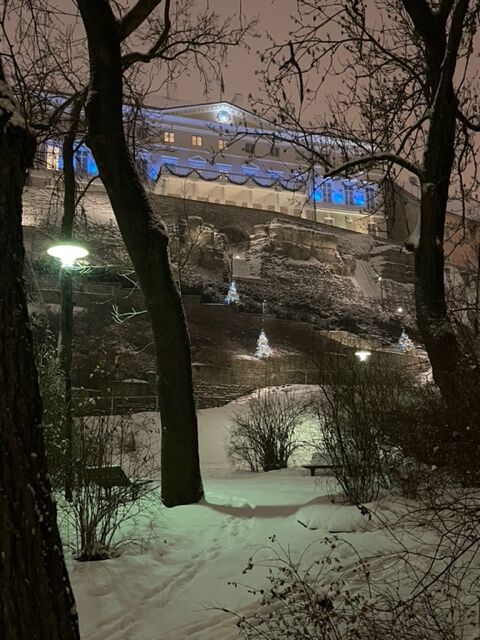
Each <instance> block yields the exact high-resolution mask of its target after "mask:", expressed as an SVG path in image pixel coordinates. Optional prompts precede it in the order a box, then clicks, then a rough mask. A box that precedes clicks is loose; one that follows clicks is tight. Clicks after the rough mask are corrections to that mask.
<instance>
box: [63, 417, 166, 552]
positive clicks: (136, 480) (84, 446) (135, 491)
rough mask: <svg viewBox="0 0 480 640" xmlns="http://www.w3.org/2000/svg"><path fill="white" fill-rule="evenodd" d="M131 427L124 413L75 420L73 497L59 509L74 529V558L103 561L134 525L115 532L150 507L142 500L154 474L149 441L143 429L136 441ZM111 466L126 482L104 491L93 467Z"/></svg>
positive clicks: (129, 535)
mask: <svg viewBox="0 0 480 640" xmlns="http://www.w3.org/2000/svg"><path fill="white" fill-rule="evenodd" d="M135 431H136V430H135V429H134V425H133V424H132V423H131V421H130V420H129V418H128V416H91V417H87V418H82V419H80V420H78V421H76V423H75V429H74V456H75V482H74V487H73V499H72V502H71V503H66V504H64V505H63V509H64V510H65V515H66V516H67V520H68V521H69V522H70V524H71V526H72V527H73V531H74V541H73V542H72V543H71V546H72V547H73V550H74V553H75V557H76V559H77V560H82V561H85V560H103V559H105V558H109V557H111V556H112V555H114V554H115V553H117V552H118V549H119V546H121V545H124V544H125V543H126V542H127V541H128V540H132V539H133V538H134V537H135V532H134V528H133V530H131V531H130V532H127V533H125V531H124V532H123V536H122V539H119V537H118V533H119V530H120V529H121V528H123V529H124V530H125V526H126V524H127V523H128V522H131V524H132V525H133V524H134V522H133V521H134V519H135V517H136V516H138V514H139V513H141V512H142V511H144V510H145V509H147V508H148V506H149V501H148V500H146V499H145V498H147V496H148V495H149V494H151V493H152V491H154V490H155V486H154V485H152V484H151V483H150V482H146V480H151V478H152V475H153V474H155V472H156V466H155V457H154V455H153V452H152V446H151V445H152V439H151V436H150V434H149V433H146V434H145V435H144V438H143V440H142V441H141V442H139V437H138V436H137V437H135ZM156 435H157V434H155V437H156ZM133 443H134V446H133ZM112 466H119V467H121V469H122V470H123V471H124V472H125V475H126V476H127V478H128V479H129V480H130V484H129V485H128V486H121V487H116V486H115V487H111V488H109V489H106V488H104V487H102V486H100V485H99V484H97V483H96V482H95V475H94V470H96V469H99V468H102V467H112ZM159 499H160V498H159Z"/></svg>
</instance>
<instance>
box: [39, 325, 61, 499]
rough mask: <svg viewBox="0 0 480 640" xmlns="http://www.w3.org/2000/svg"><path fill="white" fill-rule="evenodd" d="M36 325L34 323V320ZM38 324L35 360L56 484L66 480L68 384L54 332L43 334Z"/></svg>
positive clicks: (50, 465) (51, 473)
mask: <svg viewBox="0 0 480 640" xmlns="http://www.w3.org/2000/svg"><path fill="white" fill-rule="evenodd" d="M34 327H35V324H34ZM39 332H40V329H39V326H38V324H37V326H36V330H34V335H35V338H36V340H35V362H36V365H37V371H38V384H39V386H40V395H41V397H42V408H43V413H42V425H43V439H44V442H45V451H46V456H47V465H48V473H49V476H50V480H51V482H52V485H53V487H54V488H58V487H60V486H62V484H63V483H64V482H65V452H66V442H65V426H64V425H65V422H64V418H65V395H64V392H65V386H64V376H63V372H62V370H61V369H60V366H59V364H58V360H57V349H56V345H55V341H54V337H53V335H52V333H51V332H50V331H48V330H44V331H43V332H42V335H41V336H40V334H39Z"/></svg>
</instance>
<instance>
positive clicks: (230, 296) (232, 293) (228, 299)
mask: <svg viewBox="0 0 480 640" xmlns="http://www.w3.org/2000/svg"><path fill="white" fill-rule="evenodd" d="M239 301H240V296H239V295H238V292H237V285H236V284H235V280H232V281H231V282H230V287H229V289H228V293H227V295H226V296H225V299H224V303H225V304H232V303H233V304H238V302H239Z"/></svg>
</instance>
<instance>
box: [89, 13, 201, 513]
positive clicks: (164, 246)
mask: <svg viewBox="0 0 480 640" xmlns="http://www.w3.org/2000/svg"><path fill="white" fill-rule="evenodd" d="M78 4H79V8H80V11H81V14H82V18H83V21H84V24H85V29H86V32H87V38H88V47H89V54H90V74H91V79H90V91H89V95H88V99H87V104H86V115H87V122H88V136H87V143H88V144H89V146H90V148H91V149H92V152H93V154H94V157H95V161H96V163H97V166H98V169H99V172H100V177H101V179H102V182H103V184H104V185H105V188H106V190H107V193H108V196H109V198H110V202H111V204H112V208H113V211H114V214H115V217H116V219H117V222H118V225H119V228H120V231H121V233H122V236H123V239H124V241H125V246H126V248H127V251H128V253H129V255H130V258H131V260H132V263H133V266H134V268H135V271H136V273H137V276H138V279H139V282H140V286H141V288H142V291H143V294H144V297H145V304H146V306H147V309H148V311H149V314H150V318H151V323H152V329H153V337H154V341H155V350H156V358H157V377H158V399H159V407H160V416H161V420H162V453H161V479H162V498H163V501H164V503H165V504H166V505H167V506H175V505H179V504H188V503H193V502H198V500H200V499H201V498H202V496H203V487H202V481H201V476H200V465H199V459H198V435H197V418H196V411H195V402H194V396H193V382H192V372H191V357H190V341H189V337H188V331H187V326H186V321H185V314H184V310H183V304H182V300H181V297H180V294H179V292H178V291H177V289H176V287H175V284H174V280H173V278H172V273H171V269H170V261H169V256H168V237H167V234H166V231H165V228H164V227H163V225H161V224H160V223H159V221H158V220H154V218H153V214H152V209H151V206H150V203H149V201H148V198H147V195H146V193H145V190H144V188H143V186H142V184H141V182H140V180H139V178H138V175H137V173H136V170H135V167H134V164H133V162H132V159H131V156H130V154H129V151H128V147H127V143H126V139H125V135H124V130H123V119H122V65H121V54H120V35H119V29H118V25H117V23H116V20H115V17H114V15H113V13H112V10H111V8H110V6H109V3H108V1H107V0H97V1H96V2H91V1H90V0H80V1H79V3H78Z"/></svg>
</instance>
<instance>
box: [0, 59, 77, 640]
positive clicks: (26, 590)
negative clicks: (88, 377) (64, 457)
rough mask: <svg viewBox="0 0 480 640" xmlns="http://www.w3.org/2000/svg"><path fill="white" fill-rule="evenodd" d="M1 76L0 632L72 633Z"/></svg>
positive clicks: (19, 638)
mask: <svg viewBox="0 0 480 640" xmlns="http://www.w3.org/2000/svg"><path fill="white" fill-rule="evenodd" d="M1 78H2V74H1V68H0V96H1V98H2V100H1V102H0V638H2V639H3V638H4V639H5V640H26V639H27V638H28V639H31V640H74V639H77V640H78V638H79V634H78V627H77V615H76V612H75V602H74V599H73V595H72V591H71V589H70V585H69V580H68V575H67V572H66V569H65V563H64V559H63V554H62V544H61V541H60V537H59V534H58V529H57V524H56V513H55V506H54V504H53V502H52V498H51V486H50V482H49V480H48V476H47V471H46V459H45V451H44V445H43V436H42V425H41V420H42V407H41V400H40V394H39V389H38V383H37V373H36V368H35V362H34V356H33V345H32V337H31V333H30V329H29V324H28V314H27V304H26V299H25V292H24V288H23V280H22V274H23V262H24V250H23V241H22V228H21V195H22V189H23V185H24V182H25V172H26V169H27V167H28V166H29V164H30V163H31V160H32V158H33V152H34V149H35V144H34V141H33V138H32V137H31V136H30V135H29V133H28V132H27V130H26V129H25V128H24V127H23V126H22V122H21V120H20V117H19V115H18V112H16V111H15V109H14V106H13V102H12V101H11V99H10V97H9V94H8V89H7V88H6V85H5V83H4V82H3V81H2V79H1ZM10 105H12V109H10ZM12 112H13V114H14V115H13V116H12V115H11V114H12Z"/></svg>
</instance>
